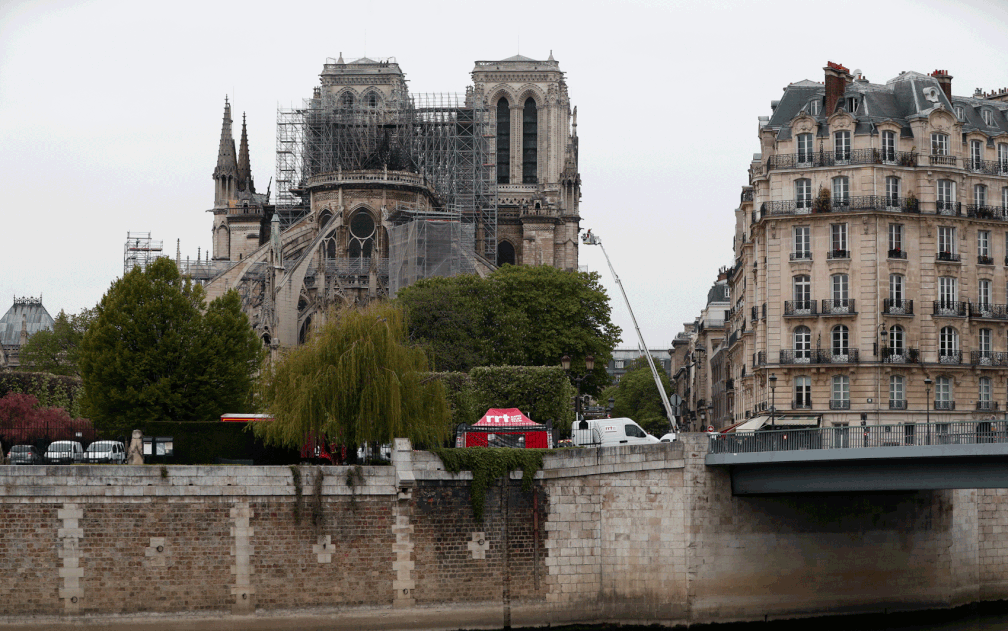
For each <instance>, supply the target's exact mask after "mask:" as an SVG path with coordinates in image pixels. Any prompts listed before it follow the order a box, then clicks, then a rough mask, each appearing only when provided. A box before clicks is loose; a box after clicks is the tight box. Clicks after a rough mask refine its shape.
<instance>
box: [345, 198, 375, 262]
mask: <svg viewBox="0 0 1008 631" xmlns="http://www.w3.org/2000/svg"><path fill="white" fill-rule="evenodd" d="M376 238H377V230H376V226H375V221H374V218H373V217H371V213H369V212H368V211H367V210H365V209H363V208H362V209H361V210H358V211H357V212H356V213H354V215H353V217H351V218H350V235H349V242H348V243H347V254H349V256H350V262H351V264H352V265H353V264H356V265H357V266H358V268H359V271H358V273H363V274H366V273H367V272H368V270H369V268H370V265H371V253H372V252H373V251H374V246H375V240H376Z"/></svg>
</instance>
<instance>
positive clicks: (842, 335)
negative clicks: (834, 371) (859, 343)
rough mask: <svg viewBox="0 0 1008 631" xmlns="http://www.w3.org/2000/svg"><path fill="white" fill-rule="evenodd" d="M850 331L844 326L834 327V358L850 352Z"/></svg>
mask: <svg viewBox="0 0 1008 631" xmlns="http://www.w3.org/2000/svg"><path fill="white" fill-rule="evenodd" d="M848 338H849V330H848V329H847V327H846V326H845V325H843V324H840V325H837V326H835V327H833V356H834V357H836V356H838V355H840V356H844V355H847V353H848V351H850V345H849V339H848Z"/></svg>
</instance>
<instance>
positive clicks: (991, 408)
mask: <svg viewBox="0 0 1008 631" xmlns="http://www.w3.org/2000/svg"><path fill="white" fill-rule="evenodd" d="M976 409H977V410H981V411H985V412H996V411H997V409H998V402H997V401H977V402H976Z"/></svg>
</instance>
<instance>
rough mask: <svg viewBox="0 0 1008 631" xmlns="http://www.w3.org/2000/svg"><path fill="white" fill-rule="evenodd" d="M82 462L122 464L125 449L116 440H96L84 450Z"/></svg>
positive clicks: (124, 460)
mask: <svg viewBox="0 0 1008 631" xmlns="http://www.w3.org/2000/svg"><path fill="white" fill-rule="evenodd" d="M83 461H84V462H87V463H111V464H124V463H125V462H126V447H125V446H124V445H123V444H122V443H121V442H119V441H118V440H96V441H94V442H93V443H91V444H90V445H88V448H87V449H86V450H84V459H83Z"/></svg>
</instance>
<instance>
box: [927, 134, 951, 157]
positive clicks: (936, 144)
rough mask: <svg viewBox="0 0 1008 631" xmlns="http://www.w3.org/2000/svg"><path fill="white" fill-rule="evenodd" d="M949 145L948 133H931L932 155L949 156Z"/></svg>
mask: <svg viewBox="0 0 1008 631" xmlns="http://www.w3.org/2000/svg"><path fill="white" fill-rule="evenodd" d="M948 147H949V144H948V134H938V133H934V134H931V155H933V156H947V155H948Z"/></svg>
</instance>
